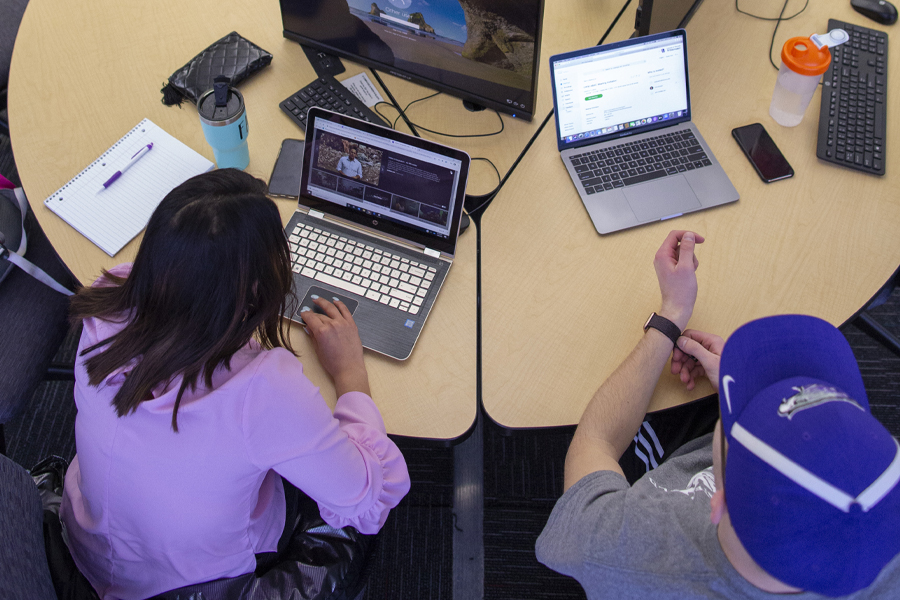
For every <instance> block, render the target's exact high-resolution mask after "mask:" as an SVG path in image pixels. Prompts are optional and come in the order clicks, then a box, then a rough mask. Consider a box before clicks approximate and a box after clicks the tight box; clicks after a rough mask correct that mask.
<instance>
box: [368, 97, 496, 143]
mask: <svg viewBox="0 0 900 600" xmlns="http://www.w3.org/2000/svg"><path fill="white" fill-rule="evenodd" d="M440 93H441V92H435V93H433V94H431V95H429V96H425V97H424V98H419V99H417V100H413V101H412V102H410V103H409V104H407V105H406V108H403V109H401V108H399V107H397V106H394V105H393V104H391V103H390V102H378V103H377V104H376V105H375V106H376V107H377V106H378V104H386V105H387V106H390V107H391V108H393V109H395V110H397V111H398V112H399V113H400V116H398V117H397V118H396V119H394V124H393V127H396V126H397V121H399V120H400V117H403V118H404V120H405V121H406V122H407V124H409V125H415V126H416V127H418V128H419V129H421V130H422V131H427V132H428V133H433V134H435V135H441V136H444V137H452V138H477V137H490V136H492V135H499V134H501V133H503V130H504V129H505V128H506V124H505V122H504V121H503V117H502V116H501V115H500V113H499V112H497V111H494V113H495V114H496V115H497V118H498V119H500V129H498V130H497V131H494V132H491V133H467V134H455V133H444V132H442V131H435V130H434V129H428V128H427V127H425V126H424V125H421V124H419V123H412V122H411V121H410V120H409V118H408V117H407V116H406V111H407V110H409V107H410V106H412V105H413V104H415V103H416V102H422V101H423V100H428V99H429V98H434V97H435V96H437V95H438V94H440ZM376 111H377V112H378V114H379V115H381V116H382V117H384V118H386V119H387V117H385V116H384V114H382V112H381V111H378V110H377V108H376ZM388 121H390V119H388Z"/></svg>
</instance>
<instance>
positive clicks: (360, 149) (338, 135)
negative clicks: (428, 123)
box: [304, 117, 465, 239]
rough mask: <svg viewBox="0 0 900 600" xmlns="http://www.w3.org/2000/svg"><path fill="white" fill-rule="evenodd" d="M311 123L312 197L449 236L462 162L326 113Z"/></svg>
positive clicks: (463, 183)
mask: <svg viewBox="0 0 900 600" xmlns="http://www.w3.org/2000/svg"><path fill="white" fill-rule="evenodd" d="M310 125H311V126H312V127H311V128H310V129H311V133H312V145H311V146H312V148H311V149H312V153H311V154H310V157H309V161H308V165H309V178H308V183H307V185H306V188H305V190H304V191H305V192H306V193H307V194H308V195H309V196H312V197H314V198H320V199H322V200H325V201H327V202H330V203H332V204H336V205H338V206H343V207H345V208H348V209H351V210H355V211H359V212H362V213H364V214H366V215H369V216H374V217H377V218H379V219H390V220H392V221H394V222H397V223H401V224H404V225H406V226H407V227H412V228H415V229H417V230H419V231H421V232H423V233H426V234H430V235H435V236H439V237H441V238H444V239H448V238H449V237H450V232H451V229H452V222H451V220H450V217H451V212H452V210H453V201H454V200H455V199H456V197H457V194H458V188H459V186H460V185H465V182H464V181H460V175H461V171H462V166H463V161H461V160H460V159H458V158H456V157H453V156H445V155H443V154H438V153H437V152H432V151H430V150H425V149H423V148H419V147H416V146H413V145H410V144H407V143H404V142H401V141H397V140H392V139H388V138H385V137H382V136H380V135H378V134H376V133H374V132H368V131H363V130H360V129H357V128H354V127H351V126H349V125H345V124H342V123H339V122H338V123H336V122H333V121H331V120H329V119H327V118H321V117H316V118H314V119H312V120H311V123H310ZM309 133H310V131H309V130H308V131H307V135H309Z"/></svg>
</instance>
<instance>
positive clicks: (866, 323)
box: [851, 268, 900, 356]
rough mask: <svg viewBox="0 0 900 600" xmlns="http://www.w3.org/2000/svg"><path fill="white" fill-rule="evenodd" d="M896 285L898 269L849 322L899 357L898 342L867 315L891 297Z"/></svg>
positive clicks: (898, 281)
mask: <svg viewBox="0 0 900 600" xmlns="http://www.w3.org/2000/svg"><path fill="white" fill-rule="evenodd" d="M898 283H900V268H898V269H897V270H896V271H894V274H893V275H892V276H891V278H890V279H889V280H888V282H887V283H886V284H884V286H882V288H881V289H880V290H878V293H877V294H875V297H874V298H872V300H871V301H870V302H869V304H868V305H867V306H866V307H865V308H864V309H863V310H862V311H860V313H859V314H858V315H856V317H855V318H854V319H853V320H852V321H851V323H853V324H854V325H856V327H857V329H859V330H860V331H862V332H863V333H865V334H866V335H868V336H869V337H871V338H872V339H874V340H875V341H876V342H878V343H879V344H881V345H882V346H884V347H885V348H887V349H888V350H890V351H891V352H893V353H894V354H896V355H897V356H900V340H898V339H897V337H896V336H895V335H894V334H892V333H891V332H890V331H888V330H887V328H886V327H885V326H884V325H882V324H881V323H879V322H878V321H876V320H875V319H874V318H873V317H872V315H871V314H869V310H871V309H873V308H876V307H879V306H881V305H882V304H884V303H885V302H887V301H888V299H889V298H890V297H891V294H892V293H893V292H894V290H895V289H896V287H897V285H898Z"/></svg>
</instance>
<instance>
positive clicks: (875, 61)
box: [816, 19, 888, 175]
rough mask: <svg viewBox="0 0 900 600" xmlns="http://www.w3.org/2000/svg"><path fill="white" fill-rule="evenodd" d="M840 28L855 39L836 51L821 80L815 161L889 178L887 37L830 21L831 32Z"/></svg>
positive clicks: (868, 30)
mask: <svg viewBox="0 0 900 600" xmlns="http://www.w3.org/2000/svg"><path fill="white" fill-rule="evenodd" d="M838 28H839V29H843V30H844V31H846V32H847V33H848V34H849V35H850V41H849V42H847V43H845V44H843V45H841V46H837V47H836V48H832V49H831V67H830V68H829V69H828V71H826V72H825V75H824V76H823V78H822V108H821V110H820V111H819V139H818V142H817V143H816V156H818V157H819V158H821V159H822V160H825V161H828V162H831V163H835V164H838V165H842V166H845V167H849V168H851V169H856V170H858V171H863V172H864V173H872V174H874V175H884V165H885V158H884V147H885V138H884V136H885V131H887V120H886V106H887V104H886V95H887V54H888V52H887V46H888V42H887V38H888V36H887V34H886V33H884V32H881V31H876V30H874V29H867V28H866V27H860V26H859V25H851V24H850V23H844V22H841V21H837V20H835V19H829V20H828V31H831V30H832V29H838Z"/></svg>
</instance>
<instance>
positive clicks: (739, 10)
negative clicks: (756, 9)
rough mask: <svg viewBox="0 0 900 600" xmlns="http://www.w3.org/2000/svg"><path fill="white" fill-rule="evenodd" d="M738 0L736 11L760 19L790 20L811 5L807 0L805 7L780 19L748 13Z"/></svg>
mask: <svg viewBox="0 0 900 600" xmlns="http://www.w3.org/2000/svg"><path fill="white" fill-rule="evenodd" d="M738 2H739V0H734V9H735V10H736V11H738V12H739V13H741V14H742V15H747V16H748V17H753V18H754V19H759V20H760V21H779V20H780V21H790V20H791V19H793V18H794V17H796V16H799V15H800V13H802V12H803V11H804V10H806V7H807V6H809V0H806V4H804V5H803V8H801V9H800V10H798V11H797V12H795V13H794V14H792V15H791V16H789V17H782V18H780V19H779V18H777V17H761V16H759V15H754V14H753V13H748V12H747V11H745V10H741V8H740V6H738ZM782 14H783V11H782Z"/></svg>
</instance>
